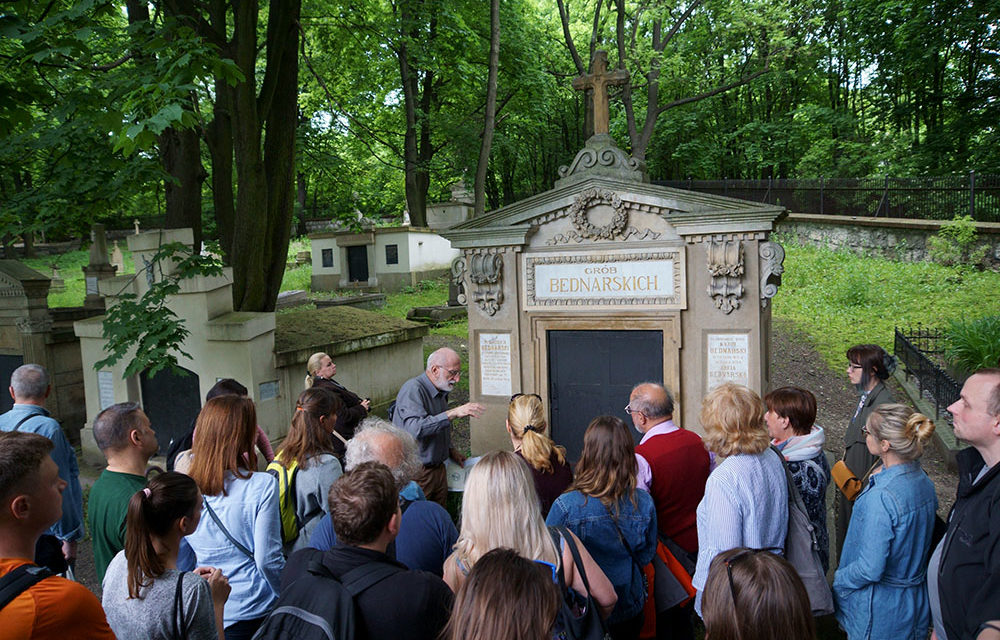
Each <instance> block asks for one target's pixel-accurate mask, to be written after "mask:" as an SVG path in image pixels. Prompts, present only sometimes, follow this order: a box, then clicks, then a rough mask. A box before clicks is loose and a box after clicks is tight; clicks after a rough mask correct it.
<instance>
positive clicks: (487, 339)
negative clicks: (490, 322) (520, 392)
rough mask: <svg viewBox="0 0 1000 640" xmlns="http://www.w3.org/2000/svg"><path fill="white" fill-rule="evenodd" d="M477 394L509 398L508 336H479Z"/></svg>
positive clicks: (497, 334)
mask: <svg viewBox="0 0 1000 640" xmlns="http://www.w3.org/2000/svg"><path fill="white" fill-rule="evenodd" d="M479 393H480V394H482V395H484V396H510V394H511V375H510V334H509V333H481V334H479Z"/></svg>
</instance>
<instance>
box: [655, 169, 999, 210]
mask: <svg viewBox="0 0 1000 640" xmlns="http://www.w3.org/2000/svg"><path fill="white" fill-rule="evenodd" d="M654 184H658V185H661V186H664V187H674V188H677V189H688V190H690V191H699V192H703V193H712V194H715V195H722V196H729V197H731V198H740V199H743V200H753V201H755V202H763V203H767V204H773V205H780V206H783V207H785V208H787V209H788V210H789V211H793V212H795V213H817V214H821V215H844V216H863V217H875V216H879V217H887V218H910V219H917V220H951V219H952V218H953V217H955V215H965V214H969V215H971V216H972V218H973V219H974V220H977V221H979V222H1000V175H980V174H977V173H976V172H974V171H973V172H970V173H969V174H968V175H966V176H942V177H918V178H896V177H890V176H885V177H880V178H838V179H827V178H814V179H801V180H798V179H795V180H792V179H780V180H774V179H768V180H729V179H722V180H691V179H688V180H661V181H656V182H654Z"/></svg>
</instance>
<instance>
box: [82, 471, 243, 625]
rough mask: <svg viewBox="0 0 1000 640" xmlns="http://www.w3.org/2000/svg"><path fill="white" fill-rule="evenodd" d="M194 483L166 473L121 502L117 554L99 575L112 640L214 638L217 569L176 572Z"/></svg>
mask: <svg viewBox="0 0 1000 640" xmlns="http://www.w3.org/2000/svg"><path fill="white" fill-rule="evenodd" d="M201 502H202V498H201V492H199V491H198V485H196V484H195V482H194V480H192V479H191V478H189V477H188V476H186V475H184V474H182V473H176V472H172V471H171V472H167V473H164V474H162V475H160V476H157V477H155V478H153V479H152V480H151V481H150V482H149V486H148V487H146V488H145V489H143V490H142V491H137V492H136V493H135V495H133V496H132V498H131V499H130V500H129V504H128V511H127V513H126V516H125V526H126V531H125V549H124V550H123V551H119V552H118V555H116V556H115V557H114V559H113V560H112V561H111V564H110V565H108V571H107V573H106V574H105V576H104V585H103V588H104V593H103V599H102V602H101V604H102V605H103V606H104V611H105V612H106V614H107V617H108V624H109V625H110V626H111V629H112V630H113V631H114V632H115V635H116V636H118V638H119V640H131V639H133V638H134V639H135V640H146V639H148V638H163V639H169V640H180V639H181V638H188V639H189V640H215V639H216V638H218V640H222V638H224V637H225V633H224V631H223V624H222V611H223V606H224V605H225V604H226V599H227V598H228V597H229V582H228V580H226V577H225V576H224V575H222V572H221V571H220V570H219V569H212V568H211V567H199V568H198V569H196V570H195V572H194V573H187V572H180V571H178V570H177V552H178V550H179V549H180V544H181V538H183V537H184V536H186V535H188V534H190V533H192V532H193V531H194V530H195V528H196V527H197V526H198V520H199V519H200V518H201Z"/></svg>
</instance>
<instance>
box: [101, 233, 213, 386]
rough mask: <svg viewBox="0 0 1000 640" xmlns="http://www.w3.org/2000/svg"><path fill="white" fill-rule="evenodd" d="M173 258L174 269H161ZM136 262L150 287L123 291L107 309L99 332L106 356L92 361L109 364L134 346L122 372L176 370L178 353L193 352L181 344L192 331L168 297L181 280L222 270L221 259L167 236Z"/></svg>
mask: <svg viewBox="0 0 1000 640" xmlns="http://www.w3.org/2000/svg"><path fill="white" fill-rule="evenodd" d="M171 263H172V266H173V269H172V271H171V272H170V273H167V274H164V272H163V267H162V265H163V264H171ZM136 267H137V270H136V274H135V276H134V278H138V277H140V276H145V277H146V279H147V282H149V283H150V284H149V290H148V291H146V292H145V293H144V294H143V295H142V297H141V298H140V297H138V296H136V295H135V294H134V293H125V294H122V295H120V296H119V297H118V300H119V301H118V302H117V303H116V304H115V305H114V306H112V307H111V309H109V310H108V313H107V315H106V316H105V318H104V332H103V335H104V339H105V340H107V344H106V345H105V347H104V350H105V352H106V353H108V357H107V358H105V359H103V360H101V361H100V362H98V363H97V364H95V365H94V366H95V368H97V369H101V368H104V367H110V366H113V365H114V364H116V363H117V362H118V361H120V360H122V359H123V358H126V357H128V354H129V352H130V351H132V350H133V349H134V351H135V354H134V355H133V356H132V359H131V361H130V362H129V364H128V366H127V367H126V368H125V374H124V376H123V377H126V378H127V377H129V376H134V375H136V374H138V373H140V372H142V371H148V373H149V374H150V375H152V374H155V373H156V372H158V371H160V370H162V369H166V368H167V367H170V368H171V369H172V370H174V371H178V370H180V367H179V366H178V363H177V354H180V355H182V356H184V357H186V358H191V355H190V354H189V353H187V352H186V351H184V350H183V349H182V348H181V345H182V344H184V341H185V340H186V339H187V337H188V336H189V335H191V332H190V331H188V329H187V327H185V326H184V320H183V319H182V318H179V317H177V314H175V313H174V312H173V311H172V310H171V309H170V308H169V307H168V306H167V301H168V298H169V297H170V296H172V295H176V294H177V293H179V292H180V290H181V286H180V283H181V281H182V280H187V279H190V278H194V277H197V276H202V275H204V276H217V275H221V274H222V263H221V262H219V260H218V258H216V257H215V256H213V255H201V254H200V253H198V252H197V251H196V250H194V249H192V248H191V247H188V246H187V245H185V244H182V243H180V242H171V243H167V244H164V245H162V246H161V247H160V248H159V249H158V250H157V252H156V253H155V254H154V255H153V258H152V260H150V261H149V262H147V263H146V265H145V266H144V267H140V265H138V264H137V265H136ZM157 274H158V276H159V277H157ZM134 278H133V279H134ZM130 282H131V281H130Z"/></svg>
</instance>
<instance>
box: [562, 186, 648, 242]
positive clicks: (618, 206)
mask: <svg viewBox="0 0 1000 640" xmlns="http://www.w3.org/2000/svg"><path fill="white" fill-rule="evenodd" d="M600 204H606V205H608V206H610V207H611V209H612V211H613V215H612V217H611V222H609V223H608V224H606V225H601V226H598V225H595V224H594V223H592V222H591V221H590V218H589V216H588V215H587V212H588V211H590V209H592V208H594V207H595V206H597V205H600ZM569 216H570V220H572V222H573V228H574V229H575V231H573V232H571V233H568V234H566V235H563V234H559V235H557V236H555V237H553V238H552V239H551V240H549V241H547V242H546V244H547V245H549V246H552V245H557V244H566V243H569V242H571V241H574V242H582V241H584V240H627V239H628V238H629V237H630V236H633V235H636V236H639V237H640V239H646V238H651V239H656V238H658V237H660V234H659V233H656V232H654V231H651V230H649V229H646V231H645V232H644V233H643V232H640V231H639V230H637V229H636V228H635V227H629V226H628V220H629V212H628V205H627V204H626V203H625V202H623V201H622V199H621V196H619V195H618V194H617V193H615V192H614V191H608V190H607V189H587V190H586V191H584V192H583V193H581V194H580V195H578V196H577V197H576V199H575V200H574V201H573V204H572V206H570V208H569Z"/></svg>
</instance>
